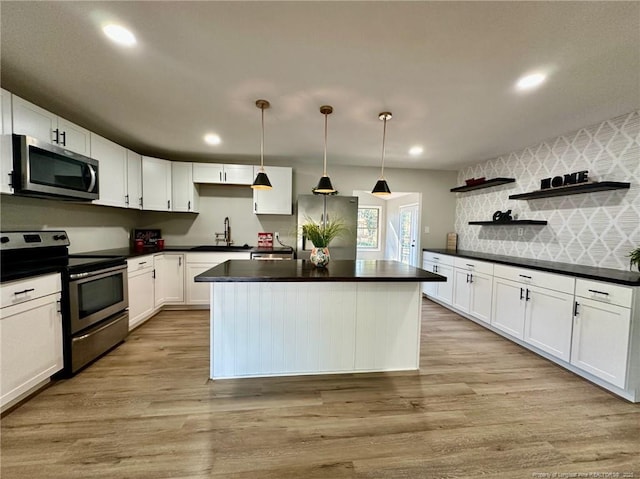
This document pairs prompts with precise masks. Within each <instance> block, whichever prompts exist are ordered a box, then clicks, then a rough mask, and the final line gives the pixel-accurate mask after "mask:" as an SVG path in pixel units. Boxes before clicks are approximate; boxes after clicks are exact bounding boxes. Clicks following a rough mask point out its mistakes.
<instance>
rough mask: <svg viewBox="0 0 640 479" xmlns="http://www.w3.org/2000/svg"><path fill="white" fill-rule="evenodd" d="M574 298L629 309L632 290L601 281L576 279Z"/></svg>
mask: <svg viewBox="0 0 640 479" xmlns="http://www.w3.org/2000/svg"><path fill="white" fill-rule="evenodd" d="M576 296H580V297H582V298H588V299H593V300H595V301H602V302H603V303H608V304H617V305H618V306H623V307H625V308H630V307H631V302H632V300H633V289H631V288H628V287H626V286H620V285H618V284H613V283H604V282H602V281H591V280H588V279H578V280H577V281H576Z"/></svg>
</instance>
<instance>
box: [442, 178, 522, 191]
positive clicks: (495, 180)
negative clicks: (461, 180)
mask: <svg viewBox="0 0 640 479" xmlns="http://www.w3.org/2000/svg"><path fill="white" fill-rule="evenodd" d="M515 181H516V179H515V178H492V179H490V180H487V181H484V182H482V183H479V184H477V185H464V186H456V187H455V188H451V189H450V190H449V191H452V192H454V193H459V192H462V191H473V190H481V189H483V188H491V187H492V186H498V185H504V184H506V183H514V182H515Z"/></svg>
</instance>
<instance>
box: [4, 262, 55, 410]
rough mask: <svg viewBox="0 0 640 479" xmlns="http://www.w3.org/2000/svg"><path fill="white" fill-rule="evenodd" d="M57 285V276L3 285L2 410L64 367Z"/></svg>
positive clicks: (46, 276) (40, 277)
mask: <svg viewBox="0 0 640 479" xmlns="http://www.w3.org/2000/svg"><path fill="white" fill-rule="evenodd" d="M60 286H61V282H60V275H59V274H54V275H45V276H39V277H37V278H34V279H25V280H18V281H10V282H8V283H4V284H2V309H0V407H1V408H2V410H4V409H6V408H8V407H10V406H11V405H13V404H15V403H16V402H18V401H19V400H21V399H23V398H24V397H26V396H27V395H28V394H30V393H32V392H34V391H35V390H36V389H37V388H38V387H39V386H41V385H42V383H43V382H45V381H47V380H48V379H49V378H50V377H51V376H52V375H53V374H54V373H56V372H58V371H60V370H61V369H62V367H63V355H62V314H61V312H60V291H61V287H60ZM29 294H31V295H32V296H31V297H29V296H28V295H29ZM16 298H17V301H16Z"/></svg>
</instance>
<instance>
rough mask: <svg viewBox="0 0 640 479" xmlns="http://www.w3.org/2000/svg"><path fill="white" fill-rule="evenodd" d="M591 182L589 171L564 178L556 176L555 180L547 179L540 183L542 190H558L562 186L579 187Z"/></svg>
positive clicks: (578, 172)
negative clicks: (581, 184)
mask: <svg viewBox="0 0 640 479" xmlns="http://www.w3.org/2000/svg"><path fill="white" fill-rule="evenodd" d="M588 181H589V170H584V171H576V172H575V173H569V174H566V175H564V176H554V177H553V178H545V179H543V180H541V181H540V189H541V190H546V189H549V188H558V187H561V186H569V185H577V184H579V183H586V182H588Z"/></svg>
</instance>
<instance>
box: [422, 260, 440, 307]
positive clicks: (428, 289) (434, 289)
mask: <svg viewBox="0 0 640 479" xmlns="http://www.w3.org/2000/svg"><path fill="white" fill-rule="evenodd" d="M422 269H424V270H426V271H429V272H431V273H433V272H434V271H435V265H434V264H433V263H431V262H430V261H423V262H422ZM422 293H423V294H426V295H427V296H429V297H430V298H435V297H436V295H437V293H438V283H436V282H435V281H432V282H425V283H422Z"/></svg>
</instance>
